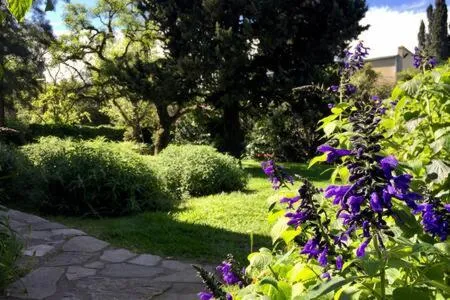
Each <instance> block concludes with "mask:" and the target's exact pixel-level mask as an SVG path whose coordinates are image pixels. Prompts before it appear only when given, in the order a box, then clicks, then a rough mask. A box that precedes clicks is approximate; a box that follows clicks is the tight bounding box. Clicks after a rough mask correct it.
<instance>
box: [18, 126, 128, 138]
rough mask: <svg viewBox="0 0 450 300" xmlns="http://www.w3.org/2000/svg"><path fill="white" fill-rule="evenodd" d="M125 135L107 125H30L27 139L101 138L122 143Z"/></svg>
mask: <svg viewBox="0 0 450 300" xmlns="http://www.w3.org/2000/svg"><path fill="white" fill-rule="evenodd" d="M124 133H125V129H124V128H117V127H112V126H108V125H100V126H85V125H61V124H30V126H29V128H28V132H27V139H28V140H29V141H33V140H36V139H39V138H40V137H45V136H56V137H59V138H69V137H71V138H75V139H80V140H90V139H95V138H97V137H103V138H105V139H107V140H109V141H122V140H123V136H124Z"/></svg>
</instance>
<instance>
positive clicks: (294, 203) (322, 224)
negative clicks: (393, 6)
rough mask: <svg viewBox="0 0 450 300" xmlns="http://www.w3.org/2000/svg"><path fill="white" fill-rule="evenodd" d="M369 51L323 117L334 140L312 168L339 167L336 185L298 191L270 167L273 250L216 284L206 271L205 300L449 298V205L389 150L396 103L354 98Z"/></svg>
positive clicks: (353, 59) (348, 59) (225, 266)
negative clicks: (419, 184)
mask: <svg viewBox="0 0 450 300" xmlns="http://www.w3.org/2000/svg"><path fill="white" fill-rule="evenodd" d="M367 50H368V49H367V48H365V47H364V46H363V45H362V44H358V45H357V47H356V49H355V51H354V52H353V53H350V52H347V53H346V56H345V59H344V61H343V69H342V71H341V74H342V80H341V82H340V84H339V86H336V87H332V88H330V92H333V93H338V94H339V97H338V99H339V103H333V105H332V108H331V112H332V114H331V115H330V116H328V117H326V118H325V119H323V120H322V125H321V128H322V129H324V131H325V135H326V137H328V142H327V143H326V144H324V145H322V146H320V147H319V148H318V151H319V152H322V153H323V154H322V155H320V156H318V157H316V158H314V159H313V160H312V161H311V165H312V164H314V163H318V162H326V163H330V164H332V166H333V167H334V168H335V170H334V172H333V175H332V178H331V181H332V182H331V184H330V185H329V186H328V187H327V188H326V189H325V190H321V189H318V188H316V187H314V185H313V184H312V183H310V182H309V181H308V180H306V179H301V181H302V183H301V185H300V188H299V190H298V192H297V193H292V192H291V191H290V190H289V189H288V188H289V187H292V186H293V177H291V176H290V175H288V173H287V171H286V170H285V169H284V168H282V167H280V166H278V165H277V164H276V163H275V162H274V161H273V160H272V161H268V162H264V163H263V164H262V167H263V170H264V172H265V173H266V175H268V176H269V180H270V182H271V183H272V186H273V188H274V189H276V190H277V191H278V195H277V196H276V198H275V199H274V203H273V204H272V205H271V214H270V216H269V219H270V220H272V221H273V222H274V227H273V229H272V232H271V234H272V239H273V242H274V249H273V250H269V249H260V250H259V252H257V253H252V254H250V255H249V257H248V259H249V262H250V264H249V265H248V266H247V267H246V268H245V270H244V271H242V270H241V269H240V268H239V267H233V263H232V262H230V261H226V262H224V263H222V265H221V267H219V271H220V272H219V273H222V275H221V278H219V279H217V278H216V277H214V274H207V273H206V272H204V271H201V272H200V275H201V277H202V278H203V279H204V282H205V284H206V286H207V291H205V292H204V293H201V294H199V296H200V298H201V299H212V298H215V299H359V298H360V299H408V298H411V299H448V297H449V296H450V289H449V288H448V286H449V283H450V282H449V275H450V268H449V263H450V244H449V242H448V241H447V237H448V235H449V233H450V228H449V222H450V205H449V204H446V203H445V202H444V201H443V199H442V198H439V197H438V196H437V195H435V193H432V192H429V191H428V190H426V189H419V190H416V185H415V182H414V181H413V176H412V175H410V174H408V173H407V171H406V169H405V168H402V166H401V164H400V162H399V161H398V159H397V158H396V157H394V156H393V155H390V153H386V150H385V149H383V147H382V146H384V145H385V143H386V142H385V141H384V135H383V134H384V132H382V131H381V130H380V122H382V117H383V116H384V115H385V114H388V111H389V110H390V109H392V108H391V107H390V104H389V103H388V105H386V103H385V102H383V101H381V100H380V99H379V98H378V97H376V96H373V97H364V96H361V97H359V98H354V97H352V95H353V93H354V89H353V87H352V86H351V85H350V84H349V82H348V78H349V76H350V75H351V74H352V73H353V72H355V71H356V70H358V69H359V68H361V67H362V61H363V58H364V57H365V56H366V55H367ZM330 124H331V125H330ZM286 188H287V189H286ZM444 190H448V186H447V187H444ZM418 191H419V192H418ZM225 275H226V276H225ZM230 279H232V280H230Z"/></svg>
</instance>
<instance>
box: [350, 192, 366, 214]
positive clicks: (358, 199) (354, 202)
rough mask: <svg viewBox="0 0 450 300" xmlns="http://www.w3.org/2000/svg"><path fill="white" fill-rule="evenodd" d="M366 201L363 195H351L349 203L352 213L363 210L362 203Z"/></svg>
mask: <svg viewBox="0 0 450 300" xmlns="http://www.w3.org/2000/svg"><path fill="white" fill-rule="evenodd" d="M363 202H364V197H363V196H350V197H349V198H348V201H347V203H348V205H349V206H350V210H351V211H352V213H357V212H359V211H360V210H361V204H362V203H363Z"/></svg>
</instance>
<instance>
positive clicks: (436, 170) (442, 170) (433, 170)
mask: <svg viewBox="0 0 450 300" xmlns="http://www.w3.org/2000/svg"><path fill="white" fill-rule="evenodd" d="M426 169H427V174H429V175H431V174H436V176H435V177H436V178H435V179H434V180H433V181H434V182H437V183H441V182H443V181H444V180H446V179H447V178H448V176H449V173H450V167H449V166H447V165H446V164H445V163H444V162H443V161H442V160H440V159H433V160H432V161H431V164H429V165H428V166H426Z"/></svg>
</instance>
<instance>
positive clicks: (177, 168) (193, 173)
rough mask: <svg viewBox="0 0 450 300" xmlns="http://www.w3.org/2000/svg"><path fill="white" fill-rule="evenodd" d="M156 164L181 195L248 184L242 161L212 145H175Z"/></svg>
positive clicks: (237, 187) (169, 186)
mask: <svg viewBox="0 0 450 300" xmlns="http://www.w3.org/2000/svg"><path fill="white" fill-rule="evenodd" d="M155 164H156V166H157V170H158V172H159V173H160V174H161V176H162V178H163V180H164V182H165V184H166V185H167V188H168V189H169V190H171V191H175V192H176V193H177V194H178V196H179V197H184V196H201V195H209V194H214V193H220V192H229V191H236V190H241V189H243V188H244V187H245V186H246V183H247V177H246V174H245V172H244V171H243V170H242V169H241V168H240V166H239V164H238V161H237V160H236V159H234V158H232V157H230V156H228V155H224V154H221V153H219V152H217V150H216V149H214V148H212V147H210V146H200V145H183V146H175V145H171V146H169V147H168V148H167V149H165V150H164V151H163V152H161V154H159V155H158V157H157V159H156V161H155Z"/></svg>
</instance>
